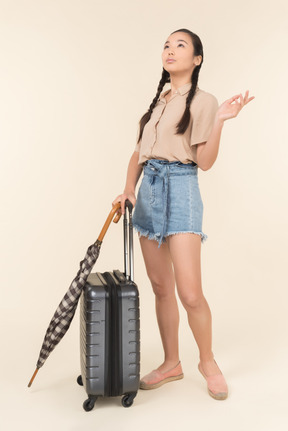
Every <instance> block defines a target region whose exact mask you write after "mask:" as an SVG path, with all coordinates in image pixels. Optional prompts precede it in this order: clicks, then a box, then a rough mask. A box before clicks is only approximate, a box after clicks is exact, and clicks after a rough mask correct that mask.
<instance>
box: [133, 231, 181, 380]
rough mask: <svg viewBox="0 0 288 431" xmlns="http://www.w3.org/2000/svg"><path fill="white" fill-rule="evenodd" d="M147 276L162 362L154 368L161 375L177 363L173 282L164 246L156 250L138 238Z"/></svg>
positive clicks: (176, 323) (176, 307)
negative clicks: (162, 356)
mask: <svg viewBox="0 0 288 431" xmlns="http://www.w3.org/2000/svg"><path fill="white" fill-rule="evenodd" d="M140 245H141V249H142V254H143V258H144V262H145V266H146V271H147V275H148V277H149V279H150V281H151V284H152V288H153V291H154V294H155V305H156V314H157V321H158V326H159V330H160V335H161V339H162V344H163V349H164V355H165V357H164V362H163V364H161V365H160V367H159V368H158V370H159V371H161V372H163V373H165V372H166V371H168V370H169V369H171V368H173V367H175V365H177V363H178V362H179V349H178V328H179V310H178V305H177V301H176V296H175V279H174V273H173V268H172V261H171V257H170V253H169V248H168V245H167V243H163V244H162V245H161V247H160V248H158V243H157V241H154V240H150V239H148V238H146V237H143V236H142V237H140Z"/></svg>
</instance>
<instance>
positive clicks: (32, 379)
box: [28, 368, 39, 388]
mask: <svg viewBox="0 0 288 431" xmlns="http://www.w3.org/2000/svg"><path fill="white" fill-rule="evenodd" d="M38 370H39V368H36V370H35V371H34V374H33V376H32V377H31V380H30V382H29V383H28V388H30V386H31V385H32V383H33V381H34V379H35V377H36V374H37V373H38Z"/></svg>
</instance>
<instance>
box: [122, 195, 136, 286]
mask: <svg viewBox="0 0 288 431" xmlns="http://www.w3.org/2000/svg"><path fill="white" fill-rule="evenodd" d="M127 208H128V217H129V218H128V222H127V214H126V213H127V211H126V209H127ZM132 210H133V205H132V203H131V202H130V201H129V200H128V199H126V201H125V214H124V218H123V232H124V274H125V277H126V279H127V280H131V281H134V258H133V255H134V250H133V224H132ZM127 225H129V229H127ZM128 230H129V234H128ZM127 244H129V247H128V246H127ZM128 249H129V273H127V268H128Z"/></svg>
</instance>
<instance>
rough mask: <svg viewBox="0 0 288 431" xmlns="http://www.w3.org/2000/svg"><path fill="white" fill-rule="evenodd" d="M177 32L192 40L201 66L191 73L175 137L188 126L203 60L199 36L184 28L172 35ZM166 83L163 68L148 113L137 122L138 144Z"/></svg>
mask: <svg viewBox="0 0 288 431" xmlns="http://www.w3.org/2000/svg"><path fill="white" fill-rule="evenodd" d="M178 31H182V32H184V33H188V34H189V35H190V37H191V40H192V44H193V47H194V55H195V56H197V55H201V56H202V61H201V64H200V65H199V66H195V68H194V70H193V73H192V76H191V83H192V86H191V88H190V91H189V93H188V96H187V98H186V108H185V111H184V113H183V115H182V118H181V120H180V121H179V123H178V124H177V131H176V135H182V134H183V133H185V131H186V129H187V127H188V125H189V122H190V105H191V102H192V99H193V97H194V94H195V92H196V88H197V83H198V76H199V72H200V69H201V66H202V64H203V58H204V56H203V46H202V42H201V40H200V38H199V36H197V34H195V33H192V31H190V30H187V29H186V28H181V29H180V30H176V31H173V33H177V32H178ZM173 33H171V34H173ZM167 82H170V74H169V73H168V72H167V71H166V70H165V69H164V67H163V70H162V76H161V79H160V81H159V84H158V88H157V93H156V96H155V97H154V99H153V101H152V103H151V105H150V106H149V109H148V111H147V112H146V113H145V114H144V115H143V117H142V118H141V120H140V121H139V125H140V130H139V138H138V142H139V141H140V140H141V138H142V135H143V129H144V126H145V124H146V123H148V121H149V120H150V118H151V115H152V112H153V109H154V108H155V106H156V103H157V102H158V99H159V96H160V93H161V91H162V90H163V87H164V85H165V84H166V83H167Z"/></svg>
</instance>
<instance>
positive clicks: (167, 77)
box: [137, 68, 170, 142]
mask: <svg viewBox="0 0 288 431" xmlns="http://www.w3.org/2000/svg"><path fill="white" fill-rule="evenodd" d="M169 81H170V75H169V73H168V72H167V71H166V70H165V69H164V68H163V71H162V76H161V79H160V81H159V84H158V88H157V93H156V96H155V97H154V99H153V101H152V103H151V105H150V106H149V109H148V111H147V112H146V113H145V114H144V115H143V117H142V118H141V120H140V122H139V124H140V132H139V138H138V141H137V142H139V141H140V140H141V138H142V135H143V129H144V126H145V124H146V123H148V121H149V120H150V118H151V115H152V112H153V109H154V108H155V106H156V103H157V102H158V99H159V96H160V93H161V91H162V90H163V87H164V85H165V84H166V82H169Z"/></svg>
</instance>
